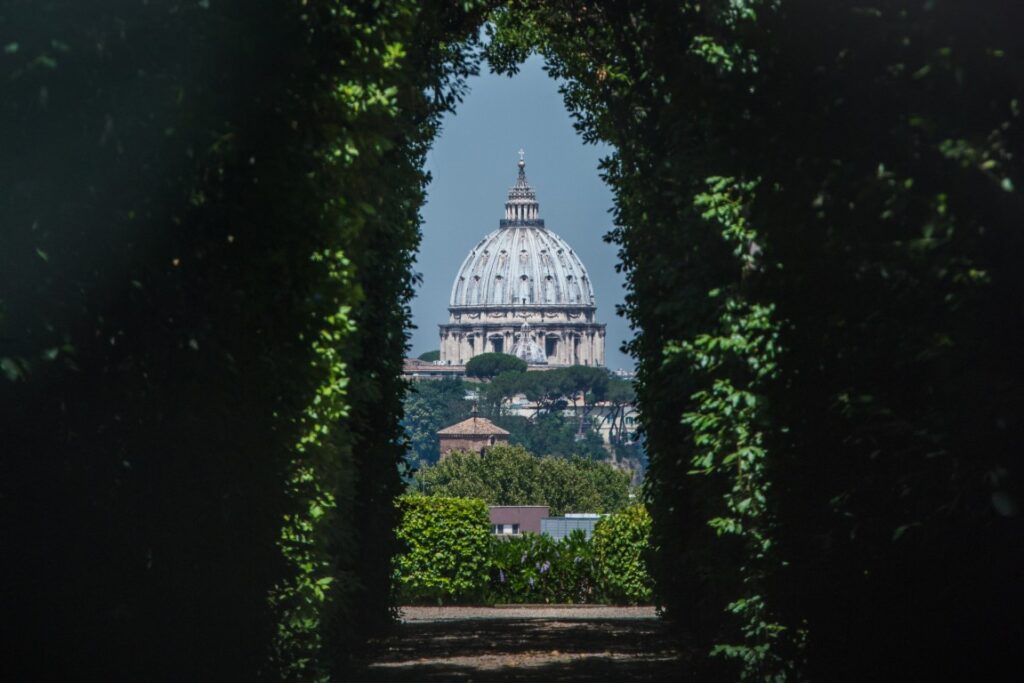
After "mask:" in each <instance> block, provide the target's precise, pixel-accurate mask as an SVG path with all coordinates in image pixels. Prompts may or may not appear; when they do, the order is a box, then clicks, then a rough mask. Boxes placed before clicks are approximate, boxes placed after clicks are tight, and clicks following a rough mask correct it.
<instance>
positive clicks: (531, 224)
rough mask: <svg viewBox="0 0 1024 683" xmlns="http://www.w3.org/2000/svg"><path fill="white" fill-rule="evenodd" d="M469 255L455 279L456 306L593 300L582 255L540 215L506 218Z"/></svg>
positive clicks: (589, 303)
mask: <svg viewBox="0 0 1024 683" xmlns="http://www.w3.org/2000/svg"><path fill="white" fill-rule="evenodd" d="M502 222H503V223H506V222H507V223H510V225H507V226H503V227H501V228H498V229H497V230H495V231H494V232H492V233H491V234H489V235H487V236H486V237H484V238H483V239H482V240H480V242H479V244H477V245H476V246H475V247H473V249H472V250H471V251H470V252H469V255H468V256H466V259H465V261H463V262H462V267H461V268H459V272H458V275H456V276H455V282H454V284H453V285H452V296H451V301H450V304H449V305H451V306H513V305H515V306H524V305H526V306H530V305H533V306H566V305H570V306H571V305H582V306H593V305H594V289H593V287H592V286H591V284H590V276H589V275H587V269H586V268H585V267H584V266H583V262H582V261H581V260H580V258H579V256H577V255H576V253H575V252H574V251H573V250H572V247H570V246H569V245H568V244H567V243H566V241H565V240H563V239H562V238H561V237H559V236H558V235H556V234H555V233H553V232H551V231H550V230H547V229H545V228H544V222H543V221H542V220H539V219H535V220H515V219H509V220H506V221H502Z"/></svg>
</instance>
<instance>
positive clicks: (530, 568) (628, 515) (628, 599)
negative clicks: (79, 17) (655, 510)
mask: <svg viewBox="0 0 1024 683" xmlns="http://www.w3.org/2000/svg"><path fill="white" fill-rule="evenodd" d="M398 506H399V508H400V509H401V511H402V524H401V526H400V527H399V529H398V537H399V539H401V540H402V541H403V542H404V543H405V544H406V548H407V550H406V552H405V554H403V555H400V556H399V557H398V558H396V561H395V574H394V579H395V592H396V596H397V598H398V600H399V601H400V602H404V603H435V602H436V603H442V602H448V603H459V602H462V603H465V602H486V603H500V604H511V603H611V604H637V603H643V602H646V601H649V600H650V598H651V596H652V592H651V585H652V582H651V577H650V574H649V573H648V570H647V556H646V554H647V545H648V539H649V536H650V530H651V520H650V517H649V516H648V514H647V512H646V510H644V508H643V507H642V506H639V505H637V506H633V507H630V508H628V509H626V510H624V511H623V512H620V513H616V514H613V515H608V516H606V517H603V518H602V519H601V520H599V521H598V523H597V526H596V528H595V531H594V537H593V538H592V539H591V540H590V541H588V540H587V539H586V537H585V536H584V534H583V532H582V531H578V530H577V531H574V532H573V533H571V534H570V535H569V536H567V537H566V538H563V539H561V540H557V541H556V540H554V539H552V538H551V537H550V536H547V535H541V534H532V533H527V534H523V535H522V536H513V537H509V538H505V537H500V536H493V535H491V533H490V523H489V521H488V517H487V507H486V505H485V504H484V503H483V501H480V500H474V499H468V498H444V497H433V496H419V495H414V496H405V497H403V498H402V499H400V500H399V503H398Z"/></svg>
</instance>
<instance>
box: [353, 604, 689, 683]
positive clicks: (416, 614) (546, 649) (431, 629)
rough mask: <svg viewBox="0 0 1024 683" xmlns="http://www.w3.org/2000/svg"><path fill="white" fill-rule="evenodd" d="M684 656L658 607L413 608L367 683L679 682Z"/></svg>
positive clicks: (373, 664) (382, 646)
mask: <svg viewBox="0 0 1024 683" xmlns="http://www.w3.org/2000/svg"><path fill="white" fill-rule="evenodd" d="M684 669H685V666H684V661H683V657H682V656H681V654H680V652H679V650H678V649H677V647H676V644H675V643H674V642H673V641H672V639H671V638H670V636H669V634H668V632H667V631H666V629H665V627H664V625H663V623H662V622H661V621H660V620H659V619H658V618H657V617H656V616H655V615H654V610H653V609H651V608H635V607H632V608H631V607H627V608H615V607H599V606H593V607H592V606H559V607H547V606H538V607H526V606H522V607H498V608H474V607H464V608H459V607H448V608H431V607H426V608H423V607H406V608H403V618H402V623H401V624H399V625H398V626H397V627H396V630H395V632H394V633H393V634H392V635H391V636H389V637H388V638H385V639H382V640H379V641H376V642H374V643H373V644H372V649H371V651H370V653H369V660H368V663H367V665H366V667H365V669H364V670H363V672H362V677H361V679H360V680H365V681H484V682H487V681H609V680H616V679H618V680H628V681H678V680H681V679H682V678H683V671H684Z"/></svg>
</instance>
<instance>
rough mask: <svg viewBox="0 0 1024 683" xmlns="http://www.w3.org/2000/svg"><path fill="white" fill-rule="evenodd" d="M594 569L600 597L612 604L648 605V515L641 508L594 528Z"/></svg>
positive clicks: (600, 521)
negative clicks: (645, 603) (595, 569)
mask: <svg viewBox="0 0 1024 683" xmlns="http://www.w3.org/2000/svg"><path fill="white" fill-rule="evenodd" d="M591 544H592V545H593V556H594V566H595V567H596V568H597V584H598V586H600V592H601V596H602V598H603V599H604V600H606V601H607V602H613V603H644V602H649V601H650V599H651V597H652V595H653V590H652V589H653V582H652V581H651V576H650V574H649V573H648V571H647V562H648V555H649V553H650V550H651V548H650V544H651V516H650V515H649V514H647V510H646V508H644V507H643V506H642V505H633V506H630V507H628V508H626V509H625V510H623V511H622V512H619V513H617V514H614V515H609V516H607V517H603V518H601V519H600V520H599V521H598V523H597V526H596V527H595V528H594V537H593V538H592V539H591Z"/></svg>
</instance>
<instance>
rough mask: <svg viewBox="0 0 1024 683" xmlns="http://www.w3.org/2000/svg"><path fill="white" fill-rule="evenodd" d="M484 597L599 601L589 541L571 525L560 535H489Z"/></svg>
mask: <svg viewBox="0 0 1024 683" xmlns="http://www.w3.org/2000/svg"><path fill="white" fill-rule="evenodd" d="M488 598H489V600H490V601H492V602H496V603H504V604H516V603H588V602H599V601H600V594H599V586H597V585H596V568H595V565H594V558H593V552H592V544H591V543H590V542H588V541H587V538H586V536H585V535H584V533H583V531H582V530H579V529H576V530H575V531H573V532H572V533H571V534H569V535H568V536H566V537H565V538H563V539H561V540H558V541H556V540H554V539H552V538H551V537H550V536H548V535H546V534H543V535H542V534H523V535H522V536H513V537H509V538H498V537H496V538H494V540H493V541H492V542H491V568H490V584H489V586H488Z"/></svg>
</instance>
